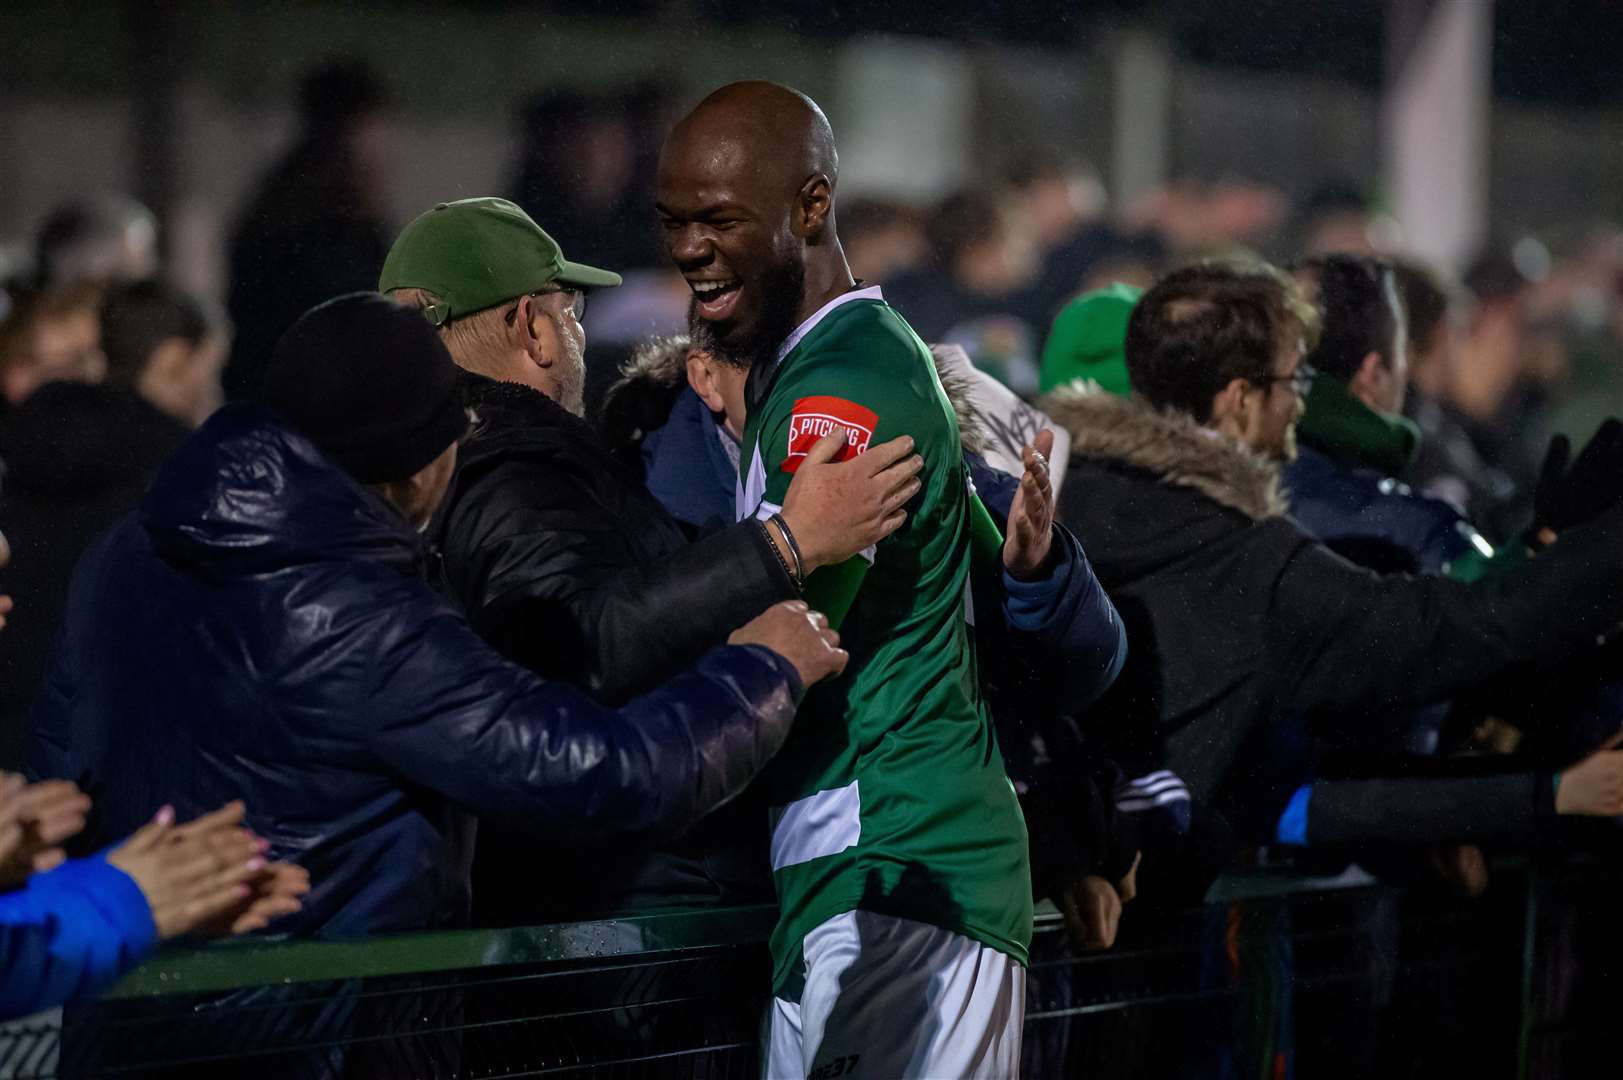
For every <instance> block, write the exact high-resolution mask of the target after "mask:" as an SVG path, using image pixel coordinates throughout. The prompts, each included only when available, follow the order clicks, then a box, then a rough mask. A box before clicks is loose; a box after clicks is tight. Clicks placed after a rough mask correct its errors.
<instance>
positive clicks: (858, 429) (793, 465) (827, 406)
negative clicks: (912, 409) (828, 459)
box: [783, 397, 879, 473]
mask: <svg viewBox="0 0 1623 1080" xmlns="http://www.w3.org/2000/svg"><path fill="white" fill-rule="evenodd" d="M835 424H843V425H844V426H845V427H846V429H847V430H848V431H849V432H850V444H849V445H848V446H846V448H845V449H844V450H841V451H840V452H839V454H837V455H836V456H835V458H834V460H835V461H850V460H851V459H852V458H854V457H856V456H857V455H858V454H860V453H862V452H863V451H864V450H866V449H868V444H869V443H870V442H872V441H873V433H874V429H875V428H877V427H878V426H879V414H878V413H876V412H874V411H873V410H872V409H865V408H863V407H862V406H861V405H858V404H857V403H856V402H854V401H847V400H845V399H844V398H837V397H803V398H801V399H800V400H798V401H796V402H795V408H794V411H793V412H791V413H790V414H789V456H788V457H786V458H784V461H783V471H784V472H786V473H792V472H794V471H795V470H796V469H798V468H800V463H801V462H802V461H804V460H806V455H807V454H808V453H810V452H811V448H812V447H813V446H815V445H817V440H818V439H821V438H822V437H823V436H824V435H827V434H828V433H829V432H830V431H831V430H833V428H834V425H835Z"/></svg>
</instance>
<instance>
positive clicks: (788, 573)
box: [755, 518, 800, 592]
mask: <svg viewBox="0 0 1623 1080" xmlns="http://www.w3.org/2000/svg"><path fill="white" fill-rule="evenodd" d="M755 524H756V527H758V528H759V529H760V530H761V536H762V537H763V538H764V539H765V540H766V546H767V547H769V548H771V549H772V556H773V558H775V559H777V560H778V565H779V566H781V567H783V576H784V577H786V578H788V579H789V584H791V585H793V586H794V587H795V591H796V592H799V591H800V579H799V578H798V577H796V576H795V572H794V570H793V569H792V568H791V567H790V566H789V560H788V559H785V558H784V557H783V552H781V551H779V550H778V544H777V541H775V540H773V539H772V530H771V529H769V528H767V527H766V522H764V521H762V520H761V519H760V518H756V519H755Z"/></svg>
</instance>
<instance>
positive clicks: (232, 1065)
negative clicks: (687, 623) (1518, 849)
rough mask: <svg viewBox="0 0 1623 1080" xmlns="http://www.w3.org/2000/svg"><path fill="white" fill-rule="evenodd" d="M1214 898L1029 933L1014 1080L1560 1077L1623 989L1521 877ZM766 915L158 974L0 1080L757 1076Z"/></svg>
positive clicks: (286, 954)
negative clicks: (1109, 924) (1086, 939)
mask: <svg viewBox="0 0 1623 1080" xmlns="http://www.w3.org/2000/svg"><path fill="white" fill-rule="evenodd" d="M1213 895H1214V897H1215V899H1213V900H1212V901H1211V902H1209V903H1208V904H1206V905H1205V906H1203V907H1201V908H1197V909H1193V910H1186V911H1177V912H1168V913H1159V914H1153V915H1152V914H1151V913H1150V912H1148V911H1147V910H1146V911H1142V912H1134V913H1133V914H1134V917H1133V918H1130V919H1129V920H1128V921H1127V922H1126V924H1125V925H1124V937H1123V940H1122V941H1121V942H1120V943H1119V944H1118V947H1117V948H1116V949H1115V950H1114V951H1112V952H1109V953H1101V954H1091V955H1077V954H1075V953H1073V952H1072V951H1071V950H1070V948H1069V947H1068V945H1067V944H1066V942H1065V938H1064V934H1063V932H1062V928H1061V926H1060V923H1059V920H1058V917H1057V916H1056V915H1054V914H1053V913H1052V912H1048V913H1045V914H1041V915H1040V916H1039V918H1038V923H1037V928H1036V937H1035V941H1034V945H1033V951H1032V953H1033V954H1032V964H1031V967H1030V978H1029V984H1030V989H1029V996H1028V1010H1027V1030H1026V1039H1025V1043H1026V1046H1025V1060H1024V1063H1023V1067H1024V1073H1025V1075H1026V1076H1028V1077H1050V1076H1088V1077H1093V1076H1116V1075H1120V1076H1128V1075H1131V1076H1135V1077H1136V1076H1167V1077H1180V1078H1182V1077H1189V1076H1205V1075H1213V1076H1215V1075H1226V1076H1257V1077H1277V1076H1288V1075H1299V1076H1303V1077H1313V1078H1317V1077H1320V1076H1362V1075H1386V1074H1393V1075H1395V1073H1390V1070H1389V1068H1388V1066H1389V1065H1391V1064H1392V1061H1393V1059H1394V1057H1395V1056H1396V1058H1397V1059H1399V1060H1400V1062H1401V1065H1402V1066H1403V1067H1402V1070H1401V1071H1402V1072H1404V1073H1405V1074H1408V1075H1419V1074H1421V1073H1422V1072H1426V1070H1425V1069H1422V1068H1418V1066H1423V1065H1424V1064H1425V1063H1426V1062H1427V1061H1428V1060H1429V1059H1430V1057H1431V1056H1435V1057H1436V1058H1437V1060H1439V1061H1440V1062H1442V1063H1443V1064H1444V1066H1446V1067H1443V1068H1441V1071H1438V1070H1431V1071H1430V1072H1427V1074H1428V1075H1464V1076H1472V1077H1473V1078H1475V1077H1491V1076H1513V1075H1523V1076H1539V1077H1543V1076H1557V1075H1563V1073H1562V1072H1561V1069H1562V1068H1563V1067H1564V1066H1565V1065H1566V1064H1570V1062H1571V1061H1572V1060H1575V1059H1574V1057H1573V1055H1574V1054H1575V1053H1578V1052H1581V1050H1582V1047H1583V1044H1584V1041H1585V1039H1586V1038H1587V1037H1589V1035H1590V1034H1591V1027H1592V1025H1593V1024H1594V1023H1595V1022H1596V1017H1598V1016H1599V1015H1600V1013H1599V1012H1598V1011H1597V1010H1596V1007H1595V1005H1594V1002H1595V1001H1597V1000H1604V1001H1606V1002H1607V1003H1608V1004H1610V1003H1611V1002H1614V1001H1616V1000H1617V997H1616V994H1615V989H1616V988H1615V987H1612V986H1610V985H1609V984H1607V983H1606V979H1608V978H1611V979H1617V978H1623V966H1614V965H1612V964H1611V958H1612V957H1614V956H1617V955H1623V953H1612V952H1606V951H1605V950H1601V952H1600V953H1596V951H1595V945H1596V943H1597V942H1599V941H1601V939H1602V938H1605V939H1606V942H1608V943H1610V945H1615V944H1616V942H1615V941H1613V940H1612V939H1611V938H1609V937H1607V935H1608V934H1610V933H1611V927H1610V924H1611V922H1612V921H1613V920H1611V919H1610V917H1609V915H1610V912H1611V911H1616V910H1618V908H1617V906H1616V901H1617V900H1618V899H1623V876H1618V875H1612V876H1607V875H1604V874H1598V873H1596V872H1593V871H1591V872H1586V873H1584V874H1573V873H1567V874H1564V875H1540V874H1533V873H1531V872H1528V871H1526V870H1513V871H1511V872H1508V873H1501V874H1499V875H1497V879H1496V883H1495V886H1494V888H1493V889H1492V890H1490V892H1489V894H1488V895H1487V896H1486V897H1484V898H1483V899H1481V900H1478V901H1474V902H1463V901H1456V900H1452V899H1449V898H1446V897H1442V896H1439V895H1437V893H1436V891H1435V890H1426V889H1414V890H1409V889H1403V888H1397V887H1392V886H1386V885H1376V884H1372V883H1369V882H1368V881H1367V879H1366V880H1365V881H1363V882H1349V881H1340V882H1336V883H1326V882H1322V881H1303V880H1301V879H1299V878H1297V879H1292V878H1287V877H1282V876H1281V877H1273V878H1269V877H1266V876H1258V875H1248V876H1246V877H1242V878H1235V879H1229V880H1228V881H1227V882H1226V883H1225V886H1224V887H1221V888H1220V889H1219V890H1217V891H1216V892H1215V893H1214V894H1213ZM1591 911H1605V912H1606V914H1607V916H1608V917H1605V918H1600V917H1596V918H1588V917H1587V916H1586V912H1591ZM772 918H773V912H772V910H771V909H770V908H764V907H763V908H744V909H726V910H708V911H693V912H682V913H669V914H657V915H647V916H640V917H635V918H624V919H612V920H604V921H600V922H589V923H571V924H560V925H553V926H540V927H531V928H524V929H514V930H495V931H457V932H446V933H431V934H417V935H410V936H405V937H398V938H390V939H381V940H375V941H368V942H353V943H320V942H286V943H273V942H246V943H236V944H228V945H221V946H215V947H210V948H205V949H195V950H187V951H174V952H169V953H165V954H162V955H160V956H158V957H156V958H154V959H153V960H151V961H150V962H148V963H147V964H145V965H144V966H142V967H141V968H140V969H138V970H136V971H135V972H132V973H131V974H130V975H129V976H128V977H126V978H125V979H124V980H123V981H122V982H120V983H119V984H118V985H117V986H116V987H115V988H114V989H113V990H112V991H111V992H110V993H109V994H107V995H106V996H105V997H103V998H102V999H101V1000H99V1001H97V1002H95V1003H93V1004H89V1005H85V1006H81V1007H77V1008H70V1009H67V1010H65V1011H63V1012H62V1013H61V1014H59V1015H56V1016H47V1017H41V1018H34V1019H32V1020H30V1021H25V1022H22V1023H20V1024H13V1025H10V1026H9V1027H8V1028H6V1029H4V1030H0V1078H5V1077H19V1078H22V1077H58V1076H60V1077H79V1076H127V1077H136V1076H143V1077H144V1076H164V1077H175V1076H178V1077H277V1078H296V1077H340V1076H345V1077H350V1076H353V1077H387V1078H395V1077H482V1078H494V1077H510V1076H584V1075H587V1074H591V1075H593V1076H613V1077H653V1076H660V1077H665V1076H679V1077H691V1078H705V1080H726V1078H731V1077H740V1078H743V1077H753V1076H755V1075H757V1074H758V1070H759V1063H758V1062H759V1059H758V1053H757V1048H756V1040H757V1036H758V1030H759V1020H760V1016H761V1010H762V1008H763V1006H764V1004H765V993H766V986H767V979H768V969H769V964H768V961H767V958H766V954H765V948H764V942H765V939H766V935H767V932H768V931H769V929H770V927H771V923H772ZM1590 923H1594V924H1596V925H1590ZM1597 956H1600V957H1602V959H1597ZM1575 971H1576V972H1577V973H1578V974H1577V977H1576V981H1575V978H1574V972H1575ZM1607 991H1612V993H1611V996H1610V997H1609V998H1608V997H1607ZM1594 1030H1598V1031H1600V1032H1604V1031H1607V1030H1609V1027H1607V1026H1602V1027H1599V1028H1596V1029H1594ZM1466 1064H1469V1065H1471V1067H1472V1069H1474V1070H1476V1071H1468V1070H1467V1071H1462V1065H1466ZM1552 1069H1553V1070H1555V1071H1551V1070H1552Z"/></svg>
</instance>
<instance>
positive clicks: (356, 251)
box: [224, 60, 391, 398]
mask: <svg viewBox="0 0 1623 1080" xmlns="http://www.w3.org/2000/svg"><path fill="white" fill-rule="evenodd" d="M388 100H389V99H388V90H387V88H386V86H385V85H384V83H383V80H382V78H381V77H380V76H379V75H378V74H377V73H376V72H374V71H373V70H372V69H371V68H370V67H368V66H367V65H365V64H362V63H360V62H358V61H354V60H338V61H334V62H331V63H329V64H326V65H324V66H321V67H318V68H315V69H313V70H312V71H310V72H309V73H308V74H306V75H305V76H304V78H303V79H302V80H301V82H300V83H299V91H298V111H299V125H300V126H299V135H298V140H297V142H296V143H295V144H294V145H293V147H292V149H290V150H289V151H288V152H287V154H286V156H285V157H283V158H282V159H281V160H280V161H279V162H277V163H276V165H274V166H273V167H272V168H271V169H270V170H269V172H267V173H266V174H265V176H264V177H263V178H262V180H261V181H260V184H259V187H258V190H257V192H256V193H255V194H254V196H253V198H252V200H251V201H250V202H249V204H248V208H247V210H246V211H245V212H244V213H243V214H242V216H241V218H240V219H239V220H238V223H237V228H236V233H235V235H234V236H233V237H232V240H231V254H230V259H231V283H230V294H229V300H228V307H229V309H230V314H231V321H232V323H233V324H234V325H235V326H236V328H237V336H236V343H235V346H234V348H233V350H232V354H231V358H230V360H229V362H228V363H227V365H226V369H225V377H224V379H225V389H226V393H227V394H228V395H229V396H231V397H232V398H244V397H253V396H255V395H256V394H257V392H258V389H259V383H260V380H261V379H262V378H263V376H264V371H265V365H266V364H267V363H268V362H269V359H270V351H271V349H272V347H273V346H275V344H276V340H277V338H279V337H281V334H282V331H283V330H285V329H287V328H288V327H289V326H291V325H292V324H293V321H294V320H295V319H297V318H298V317H299V316H300V315H302V314H303V313H304V312H305V311H306V310H307V309H308V308H310V307H313V306H314V305H316V304H319V303H320V302H322V301H323V300H328V299H331V298H332V297H334V296H338V295H339V294H341V293H347V292H355V291H357V290H364V289H372V288H375V287H376V286H377V281H378V271H379V270H381V269H382V267H383V256H384V255H385V254H386V253H387V252H388V250H389V240H390V238H391V228H390V224H389V222H388V220H387V218H386V214H385V196H384V177H385V175H386V173H387V170H388V161H387V157H386V140H387V134H386V128H385V110H386V108H387V106H388Z"/></svg>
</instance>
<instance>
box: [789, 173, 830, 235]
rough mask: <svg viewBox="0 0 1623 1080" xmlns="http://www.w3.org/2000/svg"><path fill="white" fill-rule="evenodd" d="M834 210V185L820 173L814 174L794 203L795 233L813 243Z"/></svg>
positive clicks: (825, 226)
mask: <svg viewBox="0 0 1623 1080" xmlns="http://www.w3.org/2000/svg"><path fill="white" fill-rule="evenodd" d="M833 209H834V185H833V183H832V182H830V180H829V178H828V177H827V176H825V175H824V174H822V173H814V174H813V175H812V176H811V177H810V178H809V179H808V180H807V181H806V182H805V183H804V184H802V185H801V188H800V196H799V198H798V199H797V201H796V203H795V233H796V234H797V235H799V236H801V237H803V238H805V239H806V240H809V241H812V242H813V243H815V242H816V241H818V240H820V239H821V238H822V235H823V230H824V229H826V228H827V227H828V218H829V214H830V213H831V212H832V211H833Z"/></svg>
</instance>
